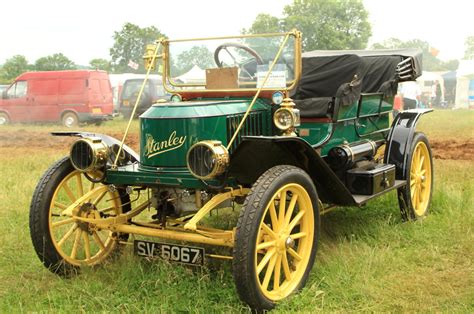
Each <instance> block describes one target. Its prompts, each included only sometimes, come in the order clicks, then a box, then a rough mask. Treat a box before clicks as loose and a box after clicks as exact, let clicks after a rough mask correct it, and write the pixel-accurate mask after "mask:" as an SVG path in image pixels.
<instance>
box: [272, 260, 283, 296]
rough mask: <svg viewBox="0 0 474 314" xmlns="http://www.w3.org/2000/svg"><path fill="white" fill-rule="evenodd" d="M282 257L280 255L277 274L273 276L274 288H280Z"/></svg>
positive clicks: (276, 269)
mask: <svg viewBox="0 0 474 314" xmlns="http://www.w3.org/2000/svg"><path fill="white" fill-rule="evenodd" d="M281 259H282V256H281V255H278V256H277V259H276V264H275V276H274V277H273V290H278V289H279V288H280V277H281V275H280V274H281Z"/></svg>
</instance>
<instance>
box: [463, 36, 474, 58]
mask: <svg viewBox="0 0 474 314" xmlns="http://www.w3.org/2000/svg"><path fill="white" fill-rule="evenodd" d="M464 45H465V46H466V50H465V51H464V59H468V60H473V59H474V36H469V37H468V38H466V41H465V42H464Z"/></svg>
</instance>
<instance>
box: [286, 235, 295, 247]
mask: <svg viewBox="0 0 474 314" xmlns="http://www.w3.org/2000/svg"><path fill="white" fill-rule="evenodd" d="M294 247H295V240H293V239H292V238H291V237H288V238H286V241H285V248H286V249H289V248H292V249H293V248H294Z"/></svg>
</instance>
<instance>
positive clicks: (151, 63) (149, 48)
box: [143, 44, 158, 70]
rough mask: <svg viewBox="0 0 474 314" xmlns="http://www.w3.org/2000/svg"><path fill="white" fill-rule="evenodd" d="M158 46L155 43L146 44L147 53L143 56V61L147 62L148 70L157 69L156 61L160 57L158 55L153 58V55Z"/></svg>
mask: <svg viewBox="0 0 474 314" xmlns="http://www.w3.org/2000/svg"><path fill="white" fill-rule="evenodd" d="M156 47H157V46H156V45H155V44H148V45H146V48H145V55H144V56H143V61H144V62H145V69H146V70H148V69H149V68H151V70H154V69H155V65H156V61H157V59H158V58H157V57H156V58H154V60H153V56H154V54H155V51H156Z"/></svg>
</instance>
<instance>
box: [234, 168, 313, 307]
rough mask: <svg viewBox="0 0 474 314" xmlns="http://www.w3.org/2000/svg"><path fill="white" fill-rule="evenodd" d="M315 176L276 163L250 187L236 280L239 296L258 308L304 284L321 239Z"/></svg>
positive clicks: (236, 260) (240, 233)
mask: <svg viewBox="0 0 474 314" xmlns="http://www.w3.org/2000/svg"><path fill="white" fill-rule="evenodd" d="M317 200H318V198H317V194H316V189H315V188H314V185H313V183H312V181H311V178H310V177H309V176H308V175H307V174H306V173H305V172H304V171H303V170H301V169H299V168H296V167H293V166H276V167H273V168H271V169H270V170H268V171H267V172H265V173H264V174H263V175H262V176H261V177H260V178H259V179H258V181H257V182H256V183H255V184H254V186H253V187H252V190H251V192H250V193H249V195H248V196H247V199H246V201H245V204H244V207H243V209H242V212H241V214H240V217H239V221H238V224H237V232H236V242H235V247H234V262H233V271H234V280H235V283H236V286H237V291H238V292H239V295H240V297H241V299H242V300H243V301H244V302H247V303H248V304H249V305H250V306H251V307H252V308H254V309H257V310H268V309H271V308H273V307H274V306H275V304H276V302H278V301H280V300H282V299H284V298H286V297H287V296H289V295H290V294H292V293H293V292H295V291H297V290H299V289H300V288H302V287H303V286H304V284H305V282H306V280H307V277H308V275H309V272H310V270H311V268H312V265H313V262H314V258H315V254H316V249H317V243H318V240H319V208H318V201H317Z"/></svg>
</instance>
